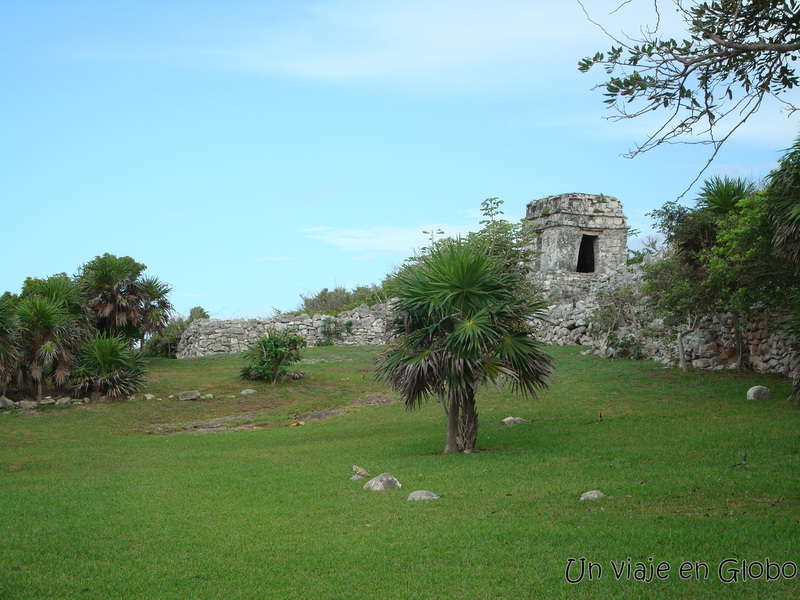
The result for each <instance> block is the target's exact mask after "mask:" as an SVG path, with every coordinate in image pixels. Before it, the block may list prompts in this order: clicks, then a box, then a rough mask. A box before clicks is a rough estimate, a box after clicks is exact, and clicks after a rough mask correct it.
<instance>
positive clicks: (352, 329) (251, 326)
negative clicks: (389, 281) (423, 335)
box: [177, 304, 390, 358]
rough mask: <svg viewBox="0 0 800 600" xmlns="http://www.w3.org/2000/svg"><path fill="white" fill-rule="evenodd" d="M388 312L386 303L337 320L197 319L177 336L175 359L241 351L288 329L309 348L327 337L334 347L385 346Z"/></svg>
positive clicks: (290, 316) (298, 317) (322, 317)
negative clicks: (178, 341) (272, 332)
mask: <svg viewBox="0 0 800 600" xmlns="http://www.w3.org/2000/svg"><path fill="white" fill-rule="evenodd" d="M389 318H390V315H389V309H388V306H387V305H386V304H378V305H376V306H373V307H372V308H369V307H367V306H366V305H361V306H359V307H358V308H355V309H353V310H349V311H345V312H343V313H341V314H340V315H339V316H338V317H330V316H327V315H314V316H313V317H309V316H308V315H306V314H299V315H295V314H291V313H290V314H286V315H278V316H276V317H271V318H265V319H232V320H220V319H197V320H195V321H192V323H191V325H189V328H188V329H187V330H186V332H185V333H184V334H183V336H182V337H181V341H180V343H179V344H178V353H177V354H178V358H189V357H193V356H208V355H211V354H230V353H237V352H243V351H244V350H245V349H246V348H247V346H249V345H250V344H252V343H253V342H255V341H256V340H257V339H258V338H259V337H261V336H262V335H264V334H265V333H266V332H267V331H269V330H270V329H275V330H278V331H283V330H285V329H291V330H292V331H294V332H295V333H296V334H297V335H301V336H303V337H304V338H305V339H306V341H307V342H308V345H309V346H313V345H316V344H317V343H319V342H320V341H323V342H324V341H325V340H326V338H330V341H332V342H333V344H334V345H335V346H368V345H378V344H385V343H386V342H387V340H388V337H389V336H388V333H387V329H388V327H389V325H390V322H389Z"/></svg>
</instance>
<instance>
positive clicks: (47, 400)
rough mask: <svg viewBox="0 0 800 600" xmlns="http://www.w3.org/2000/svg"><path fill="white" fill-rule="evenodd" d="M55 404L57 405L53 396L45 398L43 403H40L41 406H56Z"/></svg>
mask: <svg viewBox="0 0 800 600" xmlns="http://www.w3.org/2000/svg"><path fill="white" fill-rule="evenodd" d="M55 403H56V399H55V398H53V397H52V396H45V397H44V398H42V401H41V402H39V404H47V405H50V404H55Z"/></svg>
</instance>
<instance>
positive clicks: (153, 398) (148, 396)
mask: <svg viewBox="0 0 800 600" xmlns="http://www.w3.org/2000/svg"><path fill="white" fill-rule="evenodd" d="M144 399H145V400H155V399H156V397H155V396H153V394H145V395H144Z"/></svg>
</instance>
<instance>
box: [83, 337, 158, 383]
mask: <svg viewBox="0 0 800 600" xmlns="http://www.w3.org/2000/svg"><path fill="white" fill-rule="evenodd" d="M146 373H147V363H146V360H145V358H144V357H143V356H142V353H141V352H140V351H138V350H134V349H132V348H131V347H130V344H129V343H128V340H127V339H125V337H123V336H118V337H113V338H110V337H106V335H105V334H103V333H98V334H96V335H94V336H93V337H91V338H90V339H89V340H87V342H86V343H85V344H84V346H83V348H82V350H81V353H80V356H79V358H78V360H77V362H76V365H75V368H74V370H73V372H72V381H73V383H74V385H75V389H74V391H73V393H74V394H75V395H76V396H80V395H82V394H86V393H92V394H97V395H104V396H107V397H108V398H110V399H116V398H121V397H122V396H129V395H131V394H134V393H136V392H137V391H139V390H140V389H141V388H142V386H143V385H144V378H145V375H146Z"/></svg>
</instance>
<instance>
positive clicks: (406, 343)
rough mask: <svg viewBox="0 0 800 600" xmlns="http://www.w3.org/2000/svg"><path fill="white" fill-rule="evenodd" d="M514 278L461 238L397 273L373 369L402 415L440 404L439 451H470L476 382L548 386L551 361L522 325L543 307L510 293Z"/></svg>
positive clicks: (526, 390)
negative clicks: (443, 430)
mask: <svg viewBox="0 0 800 600" xmlns="http://www.w3.org/2000/svg"><path fill="white" fill-rule="evenodd" d="M519 277H521V274H520V273H518V272H512V271H509V270H508V269H505V268H504V266H503V262H502V261H500V260H497V259H495V258H492V257H491V256H489V254H488V253H487V252H486V248H485V247H484V245H483V244H480V243H466V242H464V241H462V240H444V241H442V242H439V243H437V244H436V245H434V247H433V248H432V249H431V250H430V252H429V254H427V255H425V256H422V257H421V258H420V259H419V262H418V263H417V264H415V265H412V266H409V267H407V268H405V269H404V270H402V271H401V272H400V273H398V275H397V284H398V292H397V296H398V297H397V300H396V301H395V303H394V306H393V309H394V312H395V315H396V319H395V324H394V342H393V343H392V344H391V345H390V346H389V348H388V349H387V350H386V351H385V352H383V353H382V354H381V355H380V356H379V357H378V359H377V360H376V372H377V374H378V376H379V377H380V378H382V379H384V380H386V381H388V382H389V383H391V385H392V386H393V388H394V389H395V390H396V391H397V392H399V393H400V395H401V397H402V398H403V400H404V401H405V404H406V408H407V409H409V410H412V409H414V408H418V407H419V406H420V405H421V403H422V402H423V400H426V399H429V398H431V397H437V398H438V399H439V401H440V402H441V404H442V407H443V409H444V412H445V415H446V418H447V437H446V441H445V447H444V451H445V452H456V451H463V452H472V451H473V450H474V449H475V443H476V440H477V434H478V413H477V411H476V402H475V398H476V394H477V392H478V390H479V388H480V387H481V386H482V385H484V384H486V383H489V382H493V383H499V382H501V381H505V382H508V383H509V384H510V385H511V387H512V389H513V390H515V391H520V392H522V393H523V394H524V395H534V394H535V393H536V392H537V391H538V390H539V389H542V388H544V387H545V386H546V385H547V382H548V376H549V374H550V371H551V358H550V357H549V356H548V355H547V354H545V353H544V352H543V351H542V348H541V345H540V344H539V343H538V342H537V341H535V340H534V339H533V338H532V337H531V335H530V329H529V327H528V326H527V325H526V320H527V319H529V318H531V317H535V316H536V315H537V313H538V311H539V310H540V309H541V308H543V304H542V303H541V302H539V301H537V300H536V299H535V298H534V297H532V296H530V295H523V294H518V293H515V292H516V291H518V290H519V289H520V288H521V287H523V286H521V285H520V282H519V281H518V279H519Z"/></svg>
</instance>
